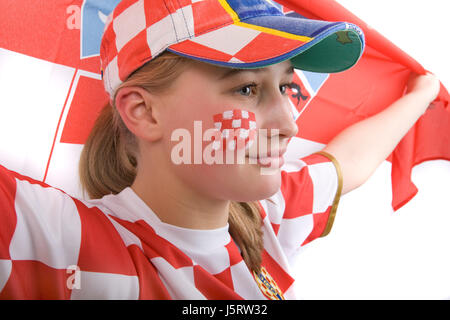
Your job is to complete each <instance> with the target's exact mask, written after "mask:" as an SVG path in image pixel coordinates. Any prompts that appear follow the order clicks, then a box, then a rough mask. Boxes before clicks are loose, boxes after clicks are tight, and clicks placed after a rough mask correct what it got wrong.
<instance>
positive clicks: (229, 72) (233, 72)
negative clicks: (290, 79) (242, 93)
mask: <svg viewBox="0 0 450 320" xmlns="http://www.w3.org/2000/svg"><path fill="white" fill-rule="evenodd" d="M263 70H264V68H257V69H236V68H233V69H230V70H227V71H226V72H224V73H223V74H222V75H221V76H220V77H219V80H224V79H226V78H230V77H233V76H235V75H237V74H239V73H242V72H255V73H260V72H263ZM284 73H285V74H288V75H290V74H292V73H294V66H292V65H291V66H289V68H287V69H286V70H285V72H284Z"/></svg>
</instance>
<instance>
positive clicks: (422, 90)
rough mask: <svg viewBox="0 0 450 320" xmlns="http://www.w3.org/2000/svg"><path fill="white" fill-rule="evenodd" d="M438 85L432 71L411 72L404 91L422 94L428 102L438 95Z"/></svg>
mask: <svg viewBox="0 0 450 320" xmlns="http://www.w3.org/2000/svg"><path fill="white" fill-rule="evenodd" d="M440 87H441V84H440V82H439V79H438V78H437V77H436V76H435V75H434V74H432V73H427V74H425V75H419V74H417V73H411V75H410V76H409V79H408V83H407V89H406V93H412V92H414V93H417V94H421V95H424V97H425V98H426V99H427V100H428V101H429V102H428V103H431V102H433V101H434V100H435V99H436V97H437V96H438V94H439V90H440Z"/></svg>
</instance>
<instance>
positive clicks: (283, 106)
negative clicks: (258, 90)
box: [261, 92, 298, 140]
mask: <svg viewBox="0 0 450 320" xmlns="http://www.w3.org/2000/svg"><path fill="white" fill-rule="evenodd" d="M268 103H269V105H268V107H267V108H266V110H267V113H266V114H265V117H264V118H265V119H264V123H262V124H261V126H262V128H265V129H268V131H269V132H268V135H269V136H270V137H273V136H275V135H277V134H278V135H280V139H283V140H284V139H286V140H288V139H290V138H292V137H294V136H295V135H296V134H297V132H298V126H297V124H296V123H295V120H294V117H293V113H292V105H291V104H290V103H289V98H288V97H286V96H285V95H282V94H281V93H280V92H278V93H277V94H274V96H273V97H272V99H270V101H268ZM273 129H275V130H273Z"/></svg>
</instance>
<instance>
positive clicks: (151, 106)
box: [116, 87, 163, 141]
mask: <svg viewBox="0 0 450 320" xmlns="http://www.w3.org/2000/svg"><path fill="white" fill-rule="evenodd" d="M156 103H157V99H156V97H155V96H154V95H152V94H151V93H149V92H148V91H147V90H144V89H143V88H140V87H125V88H122V89H120V90H119V91H118V92H117V94H116V108H117V111H118V112H119V114H120V116H121V118H122V120H123V122H124V123H125V125H126V126H127V128H128V129H129V130H130V131H131V132H132V133H133V134H134V135H136V136H137V137H139V138H141V139H143V140H146V141H156V140H158V139H160V138H161V137H162V134H163V132H162V130H161V122H160V121H159V117H158V112H157V110H158V109H157V108H156V107H155V106H156Z"/></svg>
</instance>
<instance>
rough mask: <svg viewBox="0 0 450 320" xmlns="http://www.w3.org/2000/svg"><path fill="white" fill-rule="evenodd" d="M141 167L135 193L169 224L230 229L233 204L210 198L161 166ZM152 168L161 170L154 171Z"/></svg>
mask: <svg viewBox="0 0 450 320" xmlns="http://www.w3.org/2000/svg"><path fill="white" fill-rule="evenodd" d="M145 163H146V164H147V165H146V166H143V167H139V168H138V171H137V175H136V179H135V181H134V183H133V185H132V186H131V188H132V189H133V191H134V192H135V193H136V194H137V195H138V196H139V197H140V198H141V199H142V200H143V201H144V202H145V203H146V204H147V205H148V206H149V207H150V208H151V209H152V211H153V212H154V213H155V214H156V215H157V216H158V217H159V219H160V220H161V221H162V222H164V223H167V224H171V225H175V226H178V227H182V228H189V229H201V230H207V229H217V228H221V227H224V226H226V224H227V223H228V213H229V205H230V201H228V200H221V199H213V198H209V197H207V196H205V195H203V194H200V193H198V192H196V190H193V189H192V187H189V186H188V185H186V184H185V183H184V182H183V181H181V180H180V179H179V178H178V177H176V176H175V175H174V174H173V171H172V170H170V168H165V169H166V170H164V169H162V168H161V165H160V163H159V164H158V165H156V164H155V165H150V162H145ZM151 168H160V169H159V170H154V169H153V170H152V169H151Z"/></svg>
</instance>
